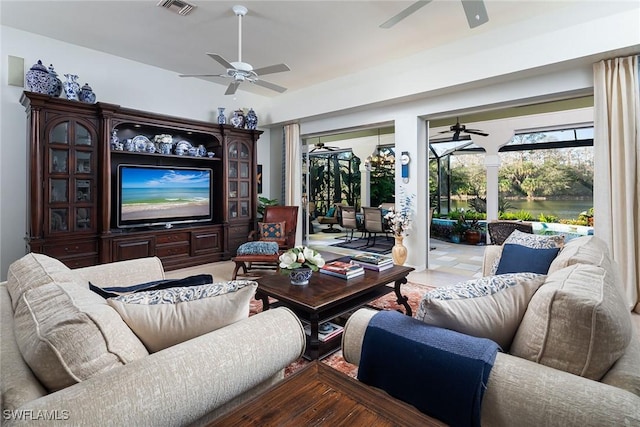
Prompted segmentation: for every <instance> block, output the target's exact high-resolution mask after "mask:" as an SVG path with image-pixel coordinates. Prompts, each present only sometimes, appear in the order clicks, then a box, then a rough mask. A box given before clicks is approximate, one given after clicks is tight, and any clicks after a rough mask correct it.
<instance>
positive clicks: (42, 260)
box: [7, 253, 88, 310]
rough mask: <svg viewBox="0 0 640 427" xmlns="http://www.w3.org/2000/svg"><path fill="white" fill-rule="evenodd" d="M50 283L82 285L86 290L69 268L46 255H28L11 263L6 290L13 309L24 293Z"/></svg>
mask: <svg viewBox="0 0 640 427" xmlns="http://www.w3.org/2000/svg"><path fill="white" fill-rule="evenodd" d="M51 282H56V283H60V284H76V285H79V286H82V284H83V283H84V287H86V288H88V286H87V285H86V282H82V281H80V280H78V276H77V275H76V274H74V273H73V272H72V271H71V269H69V267H67V266H66V265H64V264H63V263H61V262H60V261H58V260H57V259H55V258H51V257H49V256H47V255H42V254H36V253H29V254H27V255H25V256H23V257H22V258H20V259H19V260H17V261H15V262H13V263H12V264H11V265H10V266H9V271H8V273H7V290H8V291H9V295H11V304H12V305H13V309H14V310H15V309H16V306H17V305H18V301H19V300H20V297H21V296H22V294H23V293H24V292H25V291H27V290H29V289H33V288H37V287H39V286H42V285H45V284H48V283H51Z"/></svg>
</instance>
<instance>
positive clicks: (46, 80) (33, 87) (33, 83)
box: [25, 60, 55, 95]
mask: <svg viewBox="0 0 640 427" xmlns="http://www.w3.org/2000/svg"><path fill="white" fill-rule="evenodd" d="M25 80H26V82H27V89H28V90H30V91H31V92H36V93H44V94H47V95H49V94H50V92H51V90H52V86H53V85H54V84H55V81H54V80H53V78H52V77H51V74H49V70H47V67H45V66H44V65H42V61H40V60H38V63H37V64H33V66H32V67H31V69H29V71H27V74H26V75H25Z"/></svg>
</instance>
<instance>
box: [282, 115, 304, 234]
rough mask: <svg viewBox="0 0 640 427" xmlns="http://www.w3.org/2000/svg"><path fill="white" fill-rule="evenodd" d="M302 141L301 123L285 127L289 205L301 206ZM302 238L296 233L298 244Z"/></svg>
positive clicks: (300, 221)
mask: <svg viewBox="0 0 640 427" xmlns="http://www.w3.org/2000/svg"><path fill="white" fill-rule="evenodd" d="M301 150H302V141H301V140H300V125H299V124H297V123H292V124H289V125H286V126H285V127H284V151H285V157H284V159H285V160H284V163H283V164H284V168H285V181H284V186H285V191H284V201H285V205H287V206H300V205H301V199H302V188H300V185H299V184H297V183H299V182H300V177H301V176H302V156H301V154H300V153H301ZM301 218H302V210H301V209H299V210H298V224H302V220H301ZM301 242H302V238H301V236H300V234H299V233H296V245H299V244H301Z"/></svg>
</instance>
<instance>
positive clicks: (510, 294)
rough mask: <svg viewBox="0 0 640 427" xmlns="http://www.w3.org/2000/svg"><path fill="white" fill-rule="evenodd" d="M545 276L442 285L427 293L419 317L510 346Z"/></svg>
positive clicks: (511, 276)
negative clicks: (530, 301) (528, 305)
mask: <svg viewBox="0 0 640 427" xmlns="http://www.w3.org/2000/svg"><path fill="white" fill-rule="evenodd" d="M545 277H546V276H544V275H541V274H535V273H517V274H502V275H499V276H486V277H481V278H479V279H474V280H468V281H466V282H462V283H459V284H457V285H454V286H443V287H439V288H436V289H434V290H432V291H429V292H427V293H426V294H425V295H424V297H423V298H422V301H420V306H419V307H418V312H417V314H416V319H418V320H422V321H423V322H425V323H428V324H430V325H434V326H440V327H442V328H447V329H452V330H454V331H458V332H462V333H464V334H467V335H473V336H475V337H481V338H488V339H491V340H493V341H495V342H496V343H498V344H499V345H500V346H501V347H502V348H503V349H504V350H507V349H508V348H509V346H510V345H511V341H512V339H513V336H514V334H515V333H516V330H517V329H518V325H519V324H520V320H521V319H522V316H523V315H524V313H525V311H526V310H527V304H529V300H530V299H531V297H532V296H533V294H534V293H535V292H536V290H537V289H538V288H539V287H540V286H541V285H542V284H543V283H544V279H545Z"/></svg>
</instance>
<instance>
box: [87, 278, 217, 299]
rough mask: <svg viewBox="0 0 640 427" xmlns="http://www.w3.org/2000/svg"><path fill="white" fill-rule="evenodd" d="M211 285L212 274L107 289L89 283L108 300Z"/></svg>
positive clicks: (94, 290) (92, 288)
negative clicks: (135, 294) (164, 290)
mask: <svg viewBox="0 0 640 427" xmlns="http://www.w3.org/2000/svg"><path fill="white" fill-rule="evenodd" d="M209 283H213V276H212V275H211V274H196V275H193V276H189V277H184V278H182V279H162V280H154V281H152V282H146V283H140V284H137V285H131V286H109V287H106V288H102V287H99V286H95V285H94V284H93V283H91V282H89V289H91V290H92V291H93V292H95V293H97V294H98V295H100V296H101V297H103V298H105V299H106V298H112V297H118V296H120V295H126V294H132V293H135V292H141V291H150V290H157V289H168V288H178V287H189V286H200V285H206V284H209Z"/></svg>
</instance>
